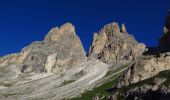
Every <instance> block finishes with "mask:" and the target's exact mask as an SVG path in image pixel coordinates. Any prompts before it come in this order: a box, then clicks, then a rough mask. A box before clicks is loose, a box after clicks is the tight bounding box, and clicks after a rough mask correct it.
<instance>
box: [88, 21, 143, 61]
mask: <svg viewBox="0 0 170 100" xmlns="http://www.w3.org/2000/svg"><path fill="white" fill-rule="evenodd" d="M144 51H145V45H144V44H142V43H138V42H137V41H136V40H135V38H134V37H133V36H132V35H130V34H128V33H127V31H126V27H125V25H124V24H122V27H121V29H120V28H119V25H118V23H116V22H113V23H111V24H108V25H105V26H104V27H103V28H102V29H101V31H100V32H99V33H94V37H93V43H92V45H91V48H90V51H89V55H88V56H89V57H91V58H97V59H100V60H101V61H103V62H105V63H113V62H117V61H120V60H135V59H136V58H138V57H139V56H141V55H142V53H143V52H144Z"/></svg>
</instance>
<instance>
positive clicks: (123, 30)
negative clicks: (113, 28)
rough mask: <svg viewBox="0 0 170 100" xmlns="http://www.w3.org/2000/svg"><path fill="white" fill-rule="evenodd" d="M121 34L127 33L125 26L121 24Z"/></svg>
mask: <svg viewBox="0 0 170 100" xmlns="http://www.w3.org/2000/svg"><path fill="white" fill-rule="evenodd" d="M121 32H123V33H127V31H126V26H125V24H122V27H121Z"/></svg>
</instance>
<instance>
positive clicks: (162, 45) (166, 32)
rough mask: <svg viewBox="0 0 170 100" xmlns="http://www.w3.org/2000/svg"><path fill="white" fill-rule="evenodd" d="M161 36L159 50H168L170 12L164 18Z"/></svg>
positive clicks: (169, 42) (169, 43)
mask: <svg viewBox="0 0 170 100" xmlns="http://www.w3.org/2000/svg"><path fill="white" fill-rule="evenodd" d="M163 33H164V34H163V36H162V37H161V38H160V40H159V47H160V49H161V50H162V49H168V50H169V49H170V12H169V15H168V16H167V18H166V21H165V26H164V29H163Z"/></svg>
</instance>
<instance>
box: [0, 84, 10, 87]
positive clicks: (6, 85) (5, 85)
mask: <svg viewBox="0 0 170 100" xmlns="http://www.w3.org/2000/svg"><path fill="white" fill-rule="evenodd" d="M0 86H4V87H10V86H12V83H0Z"/></svg>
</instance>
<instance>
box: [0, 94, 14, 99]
mask: <svg viewBox="0 0 170 100" xmlns="http://www.w3.org/2000/svg"><path fill="white" fill-rule="evenodd" d="M0 95H2V96H4V97H5V98H7V97H9V96H14V95H17V93H8V94H0Z"/></svg>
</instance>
